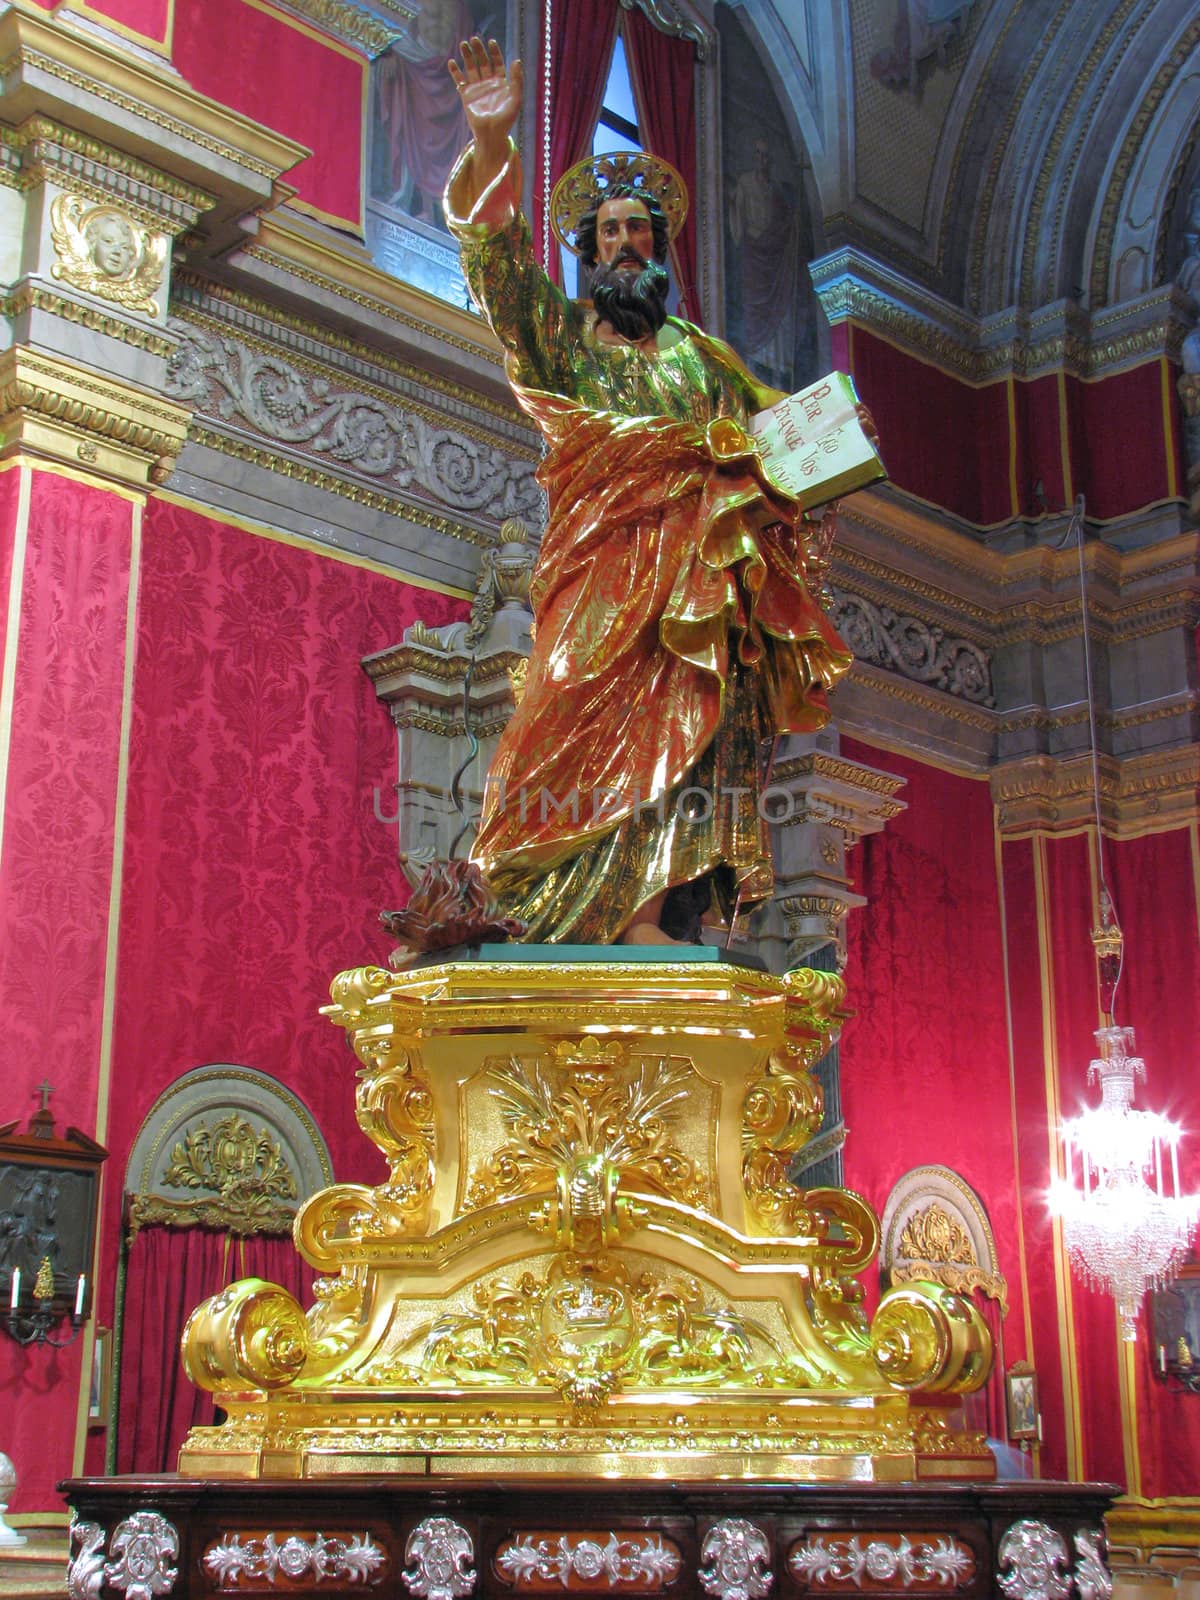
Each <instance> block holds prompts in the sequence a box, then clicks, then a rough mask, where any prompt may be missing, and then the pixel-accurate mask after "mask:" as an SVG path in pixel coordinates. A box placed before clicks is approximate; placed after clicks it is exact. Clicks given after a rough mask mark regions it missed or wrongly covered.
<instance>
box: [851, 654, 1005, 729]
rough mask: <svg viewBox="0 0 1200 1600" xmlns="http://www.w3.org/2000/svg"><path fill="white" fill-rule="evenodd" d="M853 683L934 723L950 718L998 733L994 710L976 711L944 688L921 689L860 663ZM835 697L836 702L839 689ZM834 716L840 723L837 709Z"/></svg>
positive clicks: (852, 674) (967, 726) (856, 665)
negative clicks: (909, 707)
mask: <svg viewBox="0 0 1200 1600" xmlns="http://www.w3.org/2000/svg"><path fill="white" fill-rule="evenodd" d="M850 680H851V682H854V683H857V684H859V685H860V686H861V687H863V688H865V689H868V690H870V691H872V692H873V693H878V694H882V695H886V696H887V698H888V699H889V700H899V701H900V702H901V703H902V704H903V705H909V706H913V707H914V708H915V709H916V710H917V711H918V712H919V714H920V715H921V716H922V717H925V718H928V719H930V720H933V721H936V720H937V719H939V718H943V719H948V720H949V721H951V722H959V723H961V724H962V725H963V726H964V727H966V728H974V729H976V730H977V731H978V732H981V733H986V734H988V735H992V734H994V733H995V731H996V727H997V722H998V718H997V714H996V713H995V712H994V711H984V710H982V709H981V710H976V709H975V708H974V707H972V706H967V705H964V704H963V702H962V701H961V700H955V699H954V698H953V697H952V696H951V695H948V694H946V693H945V692H944V691H943V690H941V689H928V688H918V687H917V686H916V685H915V684H912V683H910V682H909V681H908V680H907V679H905V678H900V677H898V676H897V675H895V674H893V673H890V672H885V671H884V670H883V668H881V667H873V666H870V665H868V664H866V663H864V662H861V661H856V662H855V663H854V665H853V667H851V669H850ZM833 694H834V697H835V701H836V696H837V690H836V689H835V690H834V691H833ZM834 715H835V720H836V715H837V713H836V710H835V713H834Z"/></svg>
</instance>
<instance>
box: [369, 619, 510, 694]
mask: <svg viewBox="0 0 1200 1600" xmlns="http://www.w3.org/2000/svg"><path fill="white" fill-rule="evenodd" d="M412 627H413V629H414V630H415V628H416V624H415V623H414V624H413V625H412ZM519 659H522V658H520V657H515V656H514V655H512V653H511V652H508V651H498V652H497V653H496V654H495V655H488V656H483V657H482V658H481V659H480V660H478V661H477V662H476V663H475V667H474V670H473V671H472V674H471V677H472V681H473V682H474V683H476V684H478V685H482V684H485V683H491V682H493V681H494V680H497V679H500V678H503V677H505V676H506V675H507V673H508V672H509V671H510V670H511V668H512V667H513V666H514V665H515V664H516V661H517V660H519ZM467 661H468V656H467V654H466V652H465V651H459V650H454V651H447V650H445V649H443V648H441V647H440V645H439V648H438V649H436V650H434V649H433V648H432V647H431V646H428V645H422V644H420V643H417V642H414V641H408V642H406V643H404V644H398V645H396V646H395V647H394V648H393V649H391V650H381V651H379V652H378V654H376V655H373V656H367V657H366V659H365V660H364V661H363V664H362V666H363V671H364V672H365V673H366V675H367V677H368V678H370V679H371V681H372V682H373V683H377V682H379V681H380V680H381V679H383V678H390V677H393V676H394V675H396V674H398V673H402V672H404V673H408V672H411V673H413V674H414V675H415V676H419V677H422V678H437V679H441V680H442V681H443V682H445V683H452V684H454V685H455V688H456V690H457V689H458V688H459V687H461V684H462V680H463V678H464V676H465V674H466V670H467Z"/></svg>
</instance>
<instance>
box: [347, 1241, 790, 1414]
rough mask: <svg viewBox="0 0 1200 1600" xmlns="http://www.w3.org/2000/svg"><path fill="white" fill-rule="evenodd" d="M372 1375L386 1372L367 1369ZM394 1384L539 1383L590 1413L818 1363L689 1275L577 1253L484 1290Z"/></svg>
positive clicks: (745, 1384) (419, 1339)
mask: <svg viewBox="0 0 1200 1600" xmlns="http://www.w3.org/2000/svg"><path fill="white" fill-rule="evenodd" d="M365 1376H366V1377H367V1379H368V1381H374V1380H377V1379H378V1377H379V1376H380V1373H379V1372H378V1371H377V1370H376V1369H374V1368H368V1369H366V1373H365ZM386 1376H387V1377H388V1379H389V1380H402V1381H407V1382H413V1383H417V1384H419V1385H420V1386H422V1387H433V1388H437V1387H443V1386H444V1387H454V1388H480V1387H484V1388H486V1387H491V1386H495V1387H508V1386H513V1385H515V1386H521V1387H525V1386H534V1387H542V1388H550V1389H553V1390H555V1391H557V1392H558V1393H559V1394H560V1395H561V1396H562V1397H563V1399H565V1400H567V1401H568V1402H569V1403H571V1404H572V1405H574V1406H581V1407H583V1408H585V1409H587V1408H590V1407H593V1406H595V1405H597V1404H598V1403H599V1402H600V1401H602V1400H603V1399H604V1398H605V1397H606V1396H607V1395H608V1394H610V1393H612V1392H613V1391H614V1390H617V1389H627V1388H634V1389H646V1388H650V1389H655V1390H678V1389H680V1388H692V1387H699V1388H702V1389H704V1390H716V1389H722V1388H736V1389H743V1388H751V1389H770V1388H776V1389H779V1388H788V1387H797V1386H799V1387H808V1386H809V1385H810V1384H812V1383H813V1382H814V1381H817V1377H818V1374H817V1369H816V1367H815V1366H814V1365H813V1364H811V1363H808V1362H806V1361H804V1360H803V1359H802V1358H800V1357H799V1356H797V1355H796V1354H789V1352H787V1351H785V1350H784V1349H783V1348H782V1347H781V1345H780V1343H779V1341H778V1340H777V1339H776V1338H775V1337H773V1335H772V1334H771V1333H770V1332H768V1330H767V1329H766V1328H765V1327H764V1326H762V1325H761V1324H760V1323H758V1322H756V1321H755V1320H754V1319H753V1318H751V1317H748V1316H746V1315H745V1314H744V1313H742V1312H739V1311H738V1310H736V1309H734V1308H733V1307H731V1306H729V1305H725V1304H722V1303H720V1302H719V1301H715V1300H713V1299H711V1298H708V1297H706V1296H705V1293H704V1290H703V1288H702V1286H701V1285H700V1284H699V1283H698V1281H697V1280H696V1279H695V1278H693V1277H690V1276H689V1275H687V1274H685V1273H673V1274H672V1273H661V1274H660V1273H655V1272H653V1271H650V1270H648V1269H646V1268H644V1267H642V1266H639V1265H636V1264H635V1265H627V1264H626V1263H625V1262H624V1261H622V1260H621V1259H620V1257H619V1256H617V1255H616V1254H610V1253H605V1254H600V1255H591V1256H582V1255H575V1254H566V1255H562V1256H559V1257H557V1258H555V1259H554V1260H552V1261H551V1263H550V1264H549V1266H548V1267H546V1268H545V1269H543V1270H540V1271H526V1272H521V1273H519V1274H516V1275H511V1276H500V1277H497V1278H494V1279H492V1280H490V1281H489V1282H487V1283H485V1284H479V1285H477V1286H476V1288H475V1290H474V1292H473V1296H472V1304H471V1307H470V1309H469V1310H465V1311H461V1312H452V1313H449V1314H448V1315H446V1316H444V1317H442V1318H440V1319H439V1320H438V1321H437V1322H435V1323H433V1324H432V1325H430V1326H427V1327H425V1328H423V1329H420V1330H418V1332H417V1333H416V1334H414V1335H413V1336H412V1338H411V1339H409V1340H408V1341H407V1342H406V1344H405V1345H403V1346H401V1347H400V1348H399V1349H398V1350H396V1351H395V1353H394V1354H393V1355H392V1356H390V1357H389V1359H388V1362H387V1368H386Z"/></svg>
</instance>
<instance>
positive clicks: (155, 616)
mask: <svg viewBox="0 0 1200 1600" xmlns="http://www.w3.org/2000/svg"><path fill="white" fill-rule="evenodd" d="M466 613H467V605H466V603H465V602H464V601H461V600H457V599H453V598H450V597H447V596H445V595H442V594H437V593H434V592H432V591H429V590H422V589H417V588H415V587H414V586H412V585H409V584H407V583H404V582H401V581H398V580H397V579H396V578H393V577H391V576H388V575H385V574H382V573H379V572H375V571H371V570H368V569H366V568H364V567H361V566H357V565H354V564H352V563H349V562H345V561H341V560H337V559H335V558H333V557H331V556H328V555H325V554H323V553H321V552H319V551H317V550H314V549H310V548H307V547H300V546H297V545H294V544H291V543H286V542H283V541H280V540H275V539H271V538H267V537H262V536H258V535H255V534H253V533H250V532H246V531H244V530H242V529H240V528H234V527H229V526H225V525H223V524H221V523H220V522H217V521H214V520H212V519H211V518H208V517H205V516H202V515H200V514H199V513H198V512H195V511H192V510H190V509H186V508H184V507H181V506H178V505H174V504H169V503H166V502H162V501H156V502H153V503H152V504H151V505H150V506H149V507H148V508H147V512H146V520H145V528H144V537H143V549H142V569H141V596H140V603H139V610H138V641H137V667H136V673H135V680H134V719H133V733H132V742H131V750H130V768H129V797H128V805H127V810H126V818H125V825H126V836H127V839H128V841H129V848H128V850H127V854H126V860H125V874H124V884H123V893H122V901H121V927H120V933H121V961H120V976H119V982H118V987H117V1003H116V1020H115V1036H114V1048H113V1083H114V1086H115V1088H114V1097H113V1102H112V1105H111V1107H110V1122H109V1146H110V1149H111V1150H112V1158H111V1162H110V1166H111V1171H112V1175H113V1181H112V1186H111V1189H110V1195H111V1198H110V1201H109V1204H108V1205H107V1206H106V1209H105V1215H104V1219H103V1237H104V1245H105V1255H104V1261H103V1272H102V1280H101V1287H100V1292H101V1305H100V1309H99V1312H98V1317H99V1320H101V1321H109V1320H111V1310H112V1288H113V1282H114V1275H115V1269H116V1255H117V1238H118V1234H117V1221H116V1207H117V1205H118V1203H119V1202H118V1198H117V1197H118V1191H119V1188H120V1185H121V1182H122V1180H123V1177H124V1173H125V1167H126V1163H127V1160H128V1153H129V1147H130V1144H131V1142H132V1140H133V1137H134V1135H135V1133H136V1131H137V1129H138V1127H139V1126H140V1125H141V1122H142V1120H143V1118H144V1117H145V1115H146V1113H147V1111H148V1110H149V1108H150V1106H151V1105H152V1103H153V1102H154V1100H155V1098H156V1097H157V1095H158V1094H159V1093H161V1091H162V1090H163V1089H164V1088H165V1087H166V1086H167V1085H168V1084H169V1083H170V1082H172V1081H173V1080H174V1079H175V1078H177V1077H178V1076H179V1075H180V1073H182V1072H185V1071H187V1070H188V1069H189V1068H190V1067H194V1066H198V1065H201V1064H203V1063H208V1062H228V1063H234V1064H240V1065H245V1066H250V1067H255V1068H258V1069H260V1070H261V1071H264V1072H268V1073H270V1074H272V1076H274V1077H276V1078H278V1079H279V1080H280V1081H281V1082H283V1083H285V1084H287V1086H288V1087H289V1088H291V1089H293V1090H294V1091H295V1092H296V1093H297V1094H298V1095H299V1096H300V1098H301V1099H302V1100H303V1101H304V1102H305V1103H306V1104H307V1105H308V1107H309V1108H310V1109H311V1111H312V1112H313V1115H314V1116H315V1118H316V1120H317V1122H318V1124H319V1125H320V1127H321V1129H322V1131H323V1132H324V1134H325V1137H326V1139H327V1140H328V1142H329V1146H330V1151H331V1155H332V1158H333V1162H334V1169H335V1172H336V1174H337V1176H338V1178H339V1179H344V1180H355V1179H357V1180H365V1181H368V1182H376V1181H378V1180H379V1178H380V1177H381V1176H382V1174H383V1160H382V1157H381V1156H380V1155H379V1154H378V1152H377V1151H376V1150H375V1148H374V1146H372V1145H370V1144H369V1143H368V1141H367V1140H366V1138H365V1137H364V1136H363V1135H362V1134H361V1133H360V1132H359V1130H358V1127H357V1124H356V1123H355V1120H354V1070H355V1060H354V1057H353V1055H352V1054H351V1053H350V1051H349V1050H348V1049H347V1047H346V1044H345V1042H344V1038H343V1036H342V1035H341V1034H340V1032H336V1031H335V1030H334V1029H333V1028H332V1027H331V1026H330V1025H329V1024H328V1023H327V1022H325V1021H324V1020H323V1019H322V1018H321V1017H320V1016H319V1015H318V1008H319V1007H320V1006H321V1005H322V1004H324V1003H325V1002H326V1001H327V1000H328V992H329V981H330V979H331V978H332V977H333V976H334V974H335V973H337V972H338V971H340V970H341V969H342V968H344V967H347V966H355V965H358V964H360V963H366V962H379V961H382V960H384V959H385V958H386V955H387V952H388V949H389V941H388V938H387V936H386V935H385V934H384V933H383V930H382V929H381V928H380V927H379V924H378V913H379V910H380V908H381V907H384V906H387V905H391V904H393V903H398V901H399V900H402V899H403V894H404V891H403V889H402V886H401V876H400V872H399V868H398V866H397V864H396V839H395V834H394V831H392V830H389V828H388V827H386V826H385V825H384V824H383V823H381V822H379V821H377V820H376V817H375V802H376V790H377V789H378V790H379V792H380V800H381V804H380V807H379V809H380V810H381V811H382V812H383V814H384V815H385V816H389V815H391V814H392V812H393V811H394V805H393V803H392V802H393V798H394V797H393V793H392V790H391V788H390V784H391V783H392V781H393V779H394V775H395V735H394V732H393V730H392V727H391V724H390V722H389V719H388V717H387V714H386V712H385V711H384V710H383V708H382V707H381V706H380V705H379V703H378V702H377V700H376V698H375V694H374V690H373V689H372V687H371V684H370V682H369V681H368V679H367V678H366V676H365V674H364V673H363V672H362V670H361V668H360V666H359V660H360V658H361V657H362V656H363V655H365V654H368V653H369V652H371V651H374V650H380V649H383V648H384V647H385V646H387V645H390V644H394V643H396V642H398V641H399V639H400V637H401V635H402V633H403V630H404V628H405V626H406V625H407V624H408V623H409V622H411V621H413V620H414V619H415V618H417V617H421V618H423V619H424V620H425V621H427V622H429V623H430V624H431V625H437V624H440V623H442V622H445V621H449V620H453V619H456V618H460V617H463V616H465V615H466Z"/></svg>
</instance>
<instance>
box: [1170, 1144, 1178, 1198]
mask: <svg viewBox="0 0 1200 1600" xmlns="http://www.w3.org/2000/svg"><path fill="white" fill-rule="evenodd" d="M1171 1185H1172V1188H1171V1193H1172V1194H1173V1195H1174V1197H1175V1199H1176V1200H1178V1199H1179V1144H1178V1141H1177V1140H1175V1139H1172V1140H1171Z"/></svg>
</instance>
